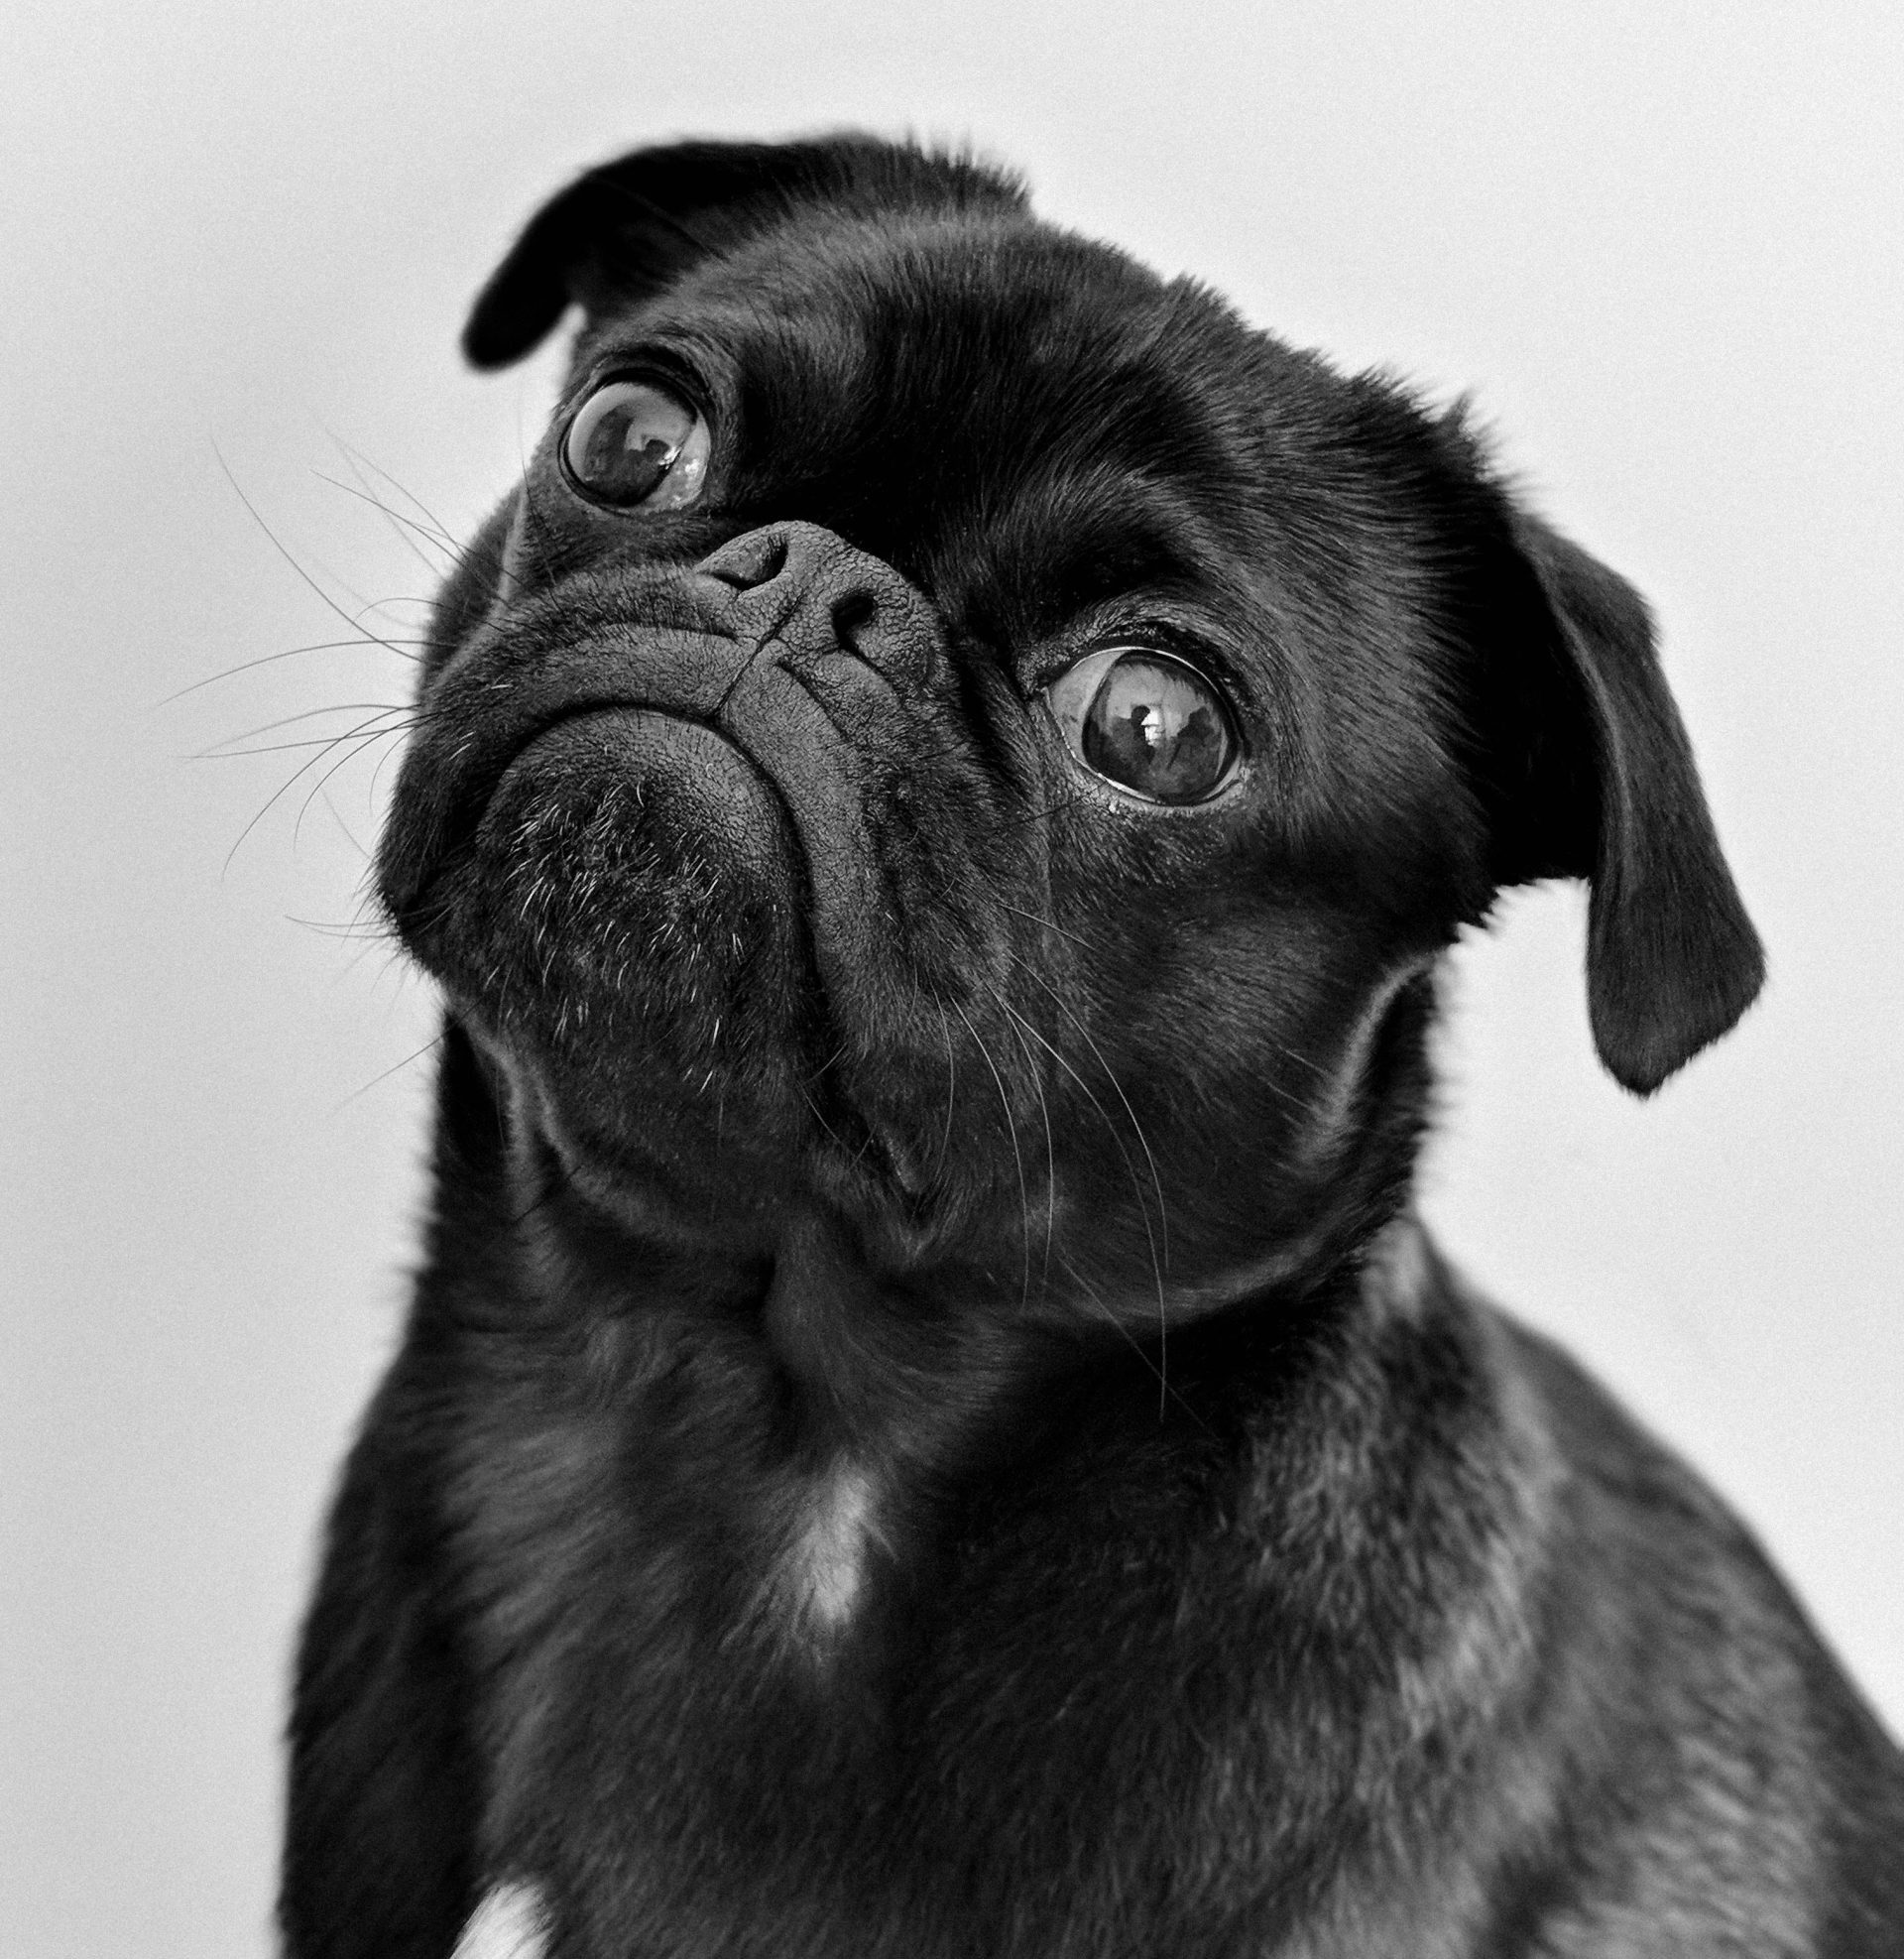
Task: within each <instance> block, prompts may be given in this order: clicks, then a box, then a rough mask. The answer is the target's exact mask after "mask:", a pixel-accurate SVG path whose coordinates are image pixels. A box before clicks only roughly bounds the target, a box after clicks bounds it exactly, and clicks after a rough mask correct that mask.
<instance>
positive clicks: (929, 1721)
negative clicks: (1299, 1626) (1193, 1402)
mask: <svg viewBox="0 0 1904 1959" xmlns="http://www.w3.org/2000/svg"><path fill="white" fill-rule="evenodd" d="M585 1373H586V1370H583V1372H582V1373H578V1374H576V1375H573V1376H571V1377H569V1378H566V1379H563V1378H560V1377H551V1376H549V1375H547V1374H544V1375H541V1376H538V1377H535V1378H531V1377H528V1376H525V1377H523V1378H521V1379H519V1380H517V1381H516V1382H514V1383H513V1384H512V1385H511V1387H510V1389H509V1392H507V1393H503V1394H499V1393H498V1392H496V1389H497V1384H496V1381H495V1379H494V1377H493V1376H492V1377H491V1378H489V1379H488V1380H487V1381H486V1382H485V1386H484V1393H483V1394H482V1395H481V1396H480V1397H479V1396H472V1397H471V1398H470V1401H469V1404H468V1408H469V1411H468V1413H467V1415H466V1416H465V1418H464V1423H463V1426H462V1429H461V1432H460V1434H459V1437H458V1442H457V1447H456V1465H457V1466H456V1469H455V1472H454V1475H453V1477H452V1483H451V1488H452V1493H453V1494H452V1500H451V1501H452V1510H453V1512H454V1515H455V1518H456V1522H457V1529H458V1539H459V1542H460V1544H461V1546H462V1558H463V1569H464V1573H465V1578H464V1582H465V1583H466V1584H467V1586H468V1587H469V1588H470V1590H471V1592H472V1594H473V1603H474V1605H475V1608H476V1609H475V1611H474V1613H473V1614H472V1616H471V1620H470V1626H471V1636H472V1639H473V1642H474V1645H475V1649H476V1650H475V1652H474V1653H473V1654H472V1658H473V1660H474V1666H473V1668H472V1671H473V1673H474V1676H475V1678H476V1679H477V1681H478V1693H479V1698H480V1706H479V1709H478V1719H477V1729H478V1735H479V1746H480V1750H481V1753H482V1756H483V1758H484V1764H485V1778H486V1781H487V1783H488V1787H489V1804H488V1811H487V1815H486V1819H485V1830H484V1836H485V1841H484V1845H483V1850H482V1865H483V1871H484V1875H485V1877H486V1878H487V1879H488V1880H490V1881H492V1882H502V1881H510V1880H517V1879H521V1880H526V1881H531V1882H535V1883H536V1884H538V1885H540V1886H541V1887H543V1889H544V1891H545V1893H546V1895H547V1896H548V1897H549V1898H551V1899H552V1900H555V1902H554V1904H553V1905H552V1908H553V1909H554V1911H555V1912H556V1915H557V1916H558V1917H565V1915H566V1914H578V1915H579V1918H580V1919H582V1920H585V1921H587V1922H589V1923H593V1924H598V1925H599V1926H601V1927H602V1928H603V1932H604V1935H606V1930H607V1928H608V1927H610V1926H624V1927H626V1926H635V1927H646V1928H650V1929H651V1930H652V1932H653V1935H654V1949H656V1950H663V1951H666V1950H675V1949H677V1944H676V1943H675V1942H671V1941H676V1940H677V1939H678V1937H679V1936H680V1935H681V1932H680V1928H682V1927H685V1926H690V1925H692V1924H694V1923H696V1922H702V1921H704V1919H705V1914H706V1912H707V1910H708V1909H709V1908H710V1906H709V1903H708V1900H709V1899H710V1898H717V1899H719V1900H722V1904H721V1908H722V1909H723V1910H728V1909H731V1910H732V1912H733V1913H734V1923H735V1924H736V1925H743V1924H749V1925H751V1924H758V1923H781V1924H785V1925H786V1926H788V1928H789V1930H791V1928H793V1927H794V1926H795V1925H797V1924H805V1925H807V1926H809V1928H810V1927H813V1926H820V1925H824V1926H826V1927H829V1928H831V1927H834V1926H838V1927H842V1928H845V1927H858V1929H857V1930H855V1931H854V1932H853V1934H852V1939H851V1940H850V1941H849V1942H848V1943H847V1944H845V1945H843V1946H842V1947H841V1948H840V1949H841V1950H842V1951H847V1950H851V1951H854V1952H856V1953H865V1952H874V1951H885V1950H888V1949H889V1945H888V1943H887V1942H886V1933H884V1932H882V1933H880V1934H879V1935H878V1936H875V1933H874V1930H873V1929H872V1928H871V1926H870V1925H869V1923H868V1922H867V1920H866V1914H867V1912H868V1910H869V1909H871V1910H873V1911H874V1912H875V1915H876V1916H878V1917H879V1918H880V1919H881V1922H882V1923H883V1924H885V1925H886V1926H887V1927H888V1929H889V1930H892V1928H895V1927H898V1926H901V1925H903V1926H906V1927H909V1929H908V1930H907V1932H906V1934H905V1938H904V1940H903V1941H901V1942H902V1943H903V1944H904V1945H905V1946H906V1949H907V1950H908V1951H912V1952H917V1953H920V1954H930V1953H933V1952H934V1951H935V1950H936V1948H935V1947H934V1946H933V1944H932V1942H931V1940H932V1937H933V1936H934V1934H932V1933H931V1931H930V1927H931V1926H932V1925H933V1924H934V1923H941V1924H943V1923H966V1924H970V1923H972V1922H974V1918H975V1914H976V1915H977V1916H978V1917H979V1918H980V1919H983V1918H984V1917H985V1916H986V1915H987V1913H988V1912H989V1911H990V1910H992V1909H994V1908H996V1909H998V1910H1000V1911H1005V1912H1008V1913H1009V1912H1010V1910H1011V1909H1013V1908H1015V1907H1013V1906H1011V1903H1010V1899H1009V1897H1008V1896H1007V1894H1008V1893H1009V1891H1010V1890H1011V1885H1010V1883H1009V1879H1010V1874H1011V1872H1012V1871H1013V1870H1014V1869H1019V1868H1020V1867H1021V1868H1022V1872H1023V1874H1024V1875H1025V1876H1026V1877H1029V1876H1031V1875H1032V1874H1035V1873H1036V1872H1039V1871H1046V1870H1048V1869H1050V1868H1053V1861H1054V1860H1058V1861H1060V1862H1062V1861H1072V1862H1075V1861H1076V1860H1077V1859H1078V1858H1080V1857H1083V1858H1084V1859H1085V1861H1086V1862H1087V1863H1089V1862H1091V1861H1093V1860H1094V1859H1095V1858H1096V1857H1097V1856H1099V1855H1101V1854H1102V1855H1106V1856H1109V1855H1110V1854H1111V1853H1112V1846H1113V1844H1114V1841H1115V1837H1116V1835H1117V1833H1118V1825H1117V1823H1116V1820H1115V1819H1116V1818H1117V1817H1118V1816H1119V1815H1120V1814H1123V1815H1125V1816H1127V1817H1128V1816H1129V1815H1130V1813H1131V1809H1132V1805H1134V1806H1135V1808H1136V1810H1138V1811H1139V1812H1142V1813H1145V1814H1147V1813H1149V1812H1150V1811H1152V1810H1153V1809H1159V1808H1168V1807H1171V1806H1174V1805H1177V1804H1181V1803H1185V1802H1188V1803H1190V1804H1192V1805H1193V1806H1194V1805H1195V1804H1197V1803H1199V1802H1201V1801H1202V1800H1204V1799H1205V1797H1206V1795H1207V1793H1208V1791H1209V1790H1210V1788H1211V1787H1213V1786H1216V1785H1220V1784H1222V1783H1223V1782H1225V1781H1226V1780H1229V1779H1234V1776H1235V1775H1236V1774H1237V1773H1238V1762H1237V1760H1236V1759H1235V1753H1234V1751H1233V1750H1232V1748H1231V1747H1230V1744H1229V1741H1228V1740H1227V1738H1228V1737H1229V1736H1230V1735H1231V1734H1232V1732H1233V1730H1234V1729H1235V1727H1236V1713H1237V1709H1236V1707H1235V1706H1234V1705H1233V1704H1232V1703H1233V1701H1234V1700H1235V1699H1237V1698H1238V1697H1244V1698H1247V1697H1248V1689H1247V1686H1246V1685H1245V1683H1243V1682H1242V1681H1239V1680H1234V1679H1232V1678H1230V1677H1229V1675H1228V1672H1227V1670H1226V1667H1225V1665H1224V1664H1223V1661H1224V1655H1222V1654H1220V1653H1215V1652H1212V1651H1206V1650H1205V1648H1206V1646H1207V1642H1206V1641H1205V1639H1204V1637H1203V1634H1202V1632H1201V1631H1200V1628H1202V1627H1203V1626H1206V1625H1208V1624H1209V1623H1211V1619H1212V1617H1213V1615H1207V1614H1205V1613H1203V1612H1200V1611H1199V1610H1198V1609H1197V1606H1196V1602H1195V1593H1196V1592H1197V1591H1198V1590H1199V1589H1200V1587H1201V1582H1202V1580H1201V1578H1200V1577H1199V1576H1198V1575H1197V1574H1195V1573H1193V1574H1191V1576H1190V1577H1189V1580H1188V1582H1186V1574H1185V1571H1184V1569H1183V1550H1184V1546H1185V1544H1186V1542H1188V1543H1191V1544H1193V1545H1194V1544H1195V1542H1196V1541H1197V1538H1198V1535H1199V1533H1200V1532H1201V1533H1202V1534H1203V1535H1204V1536H1205V1537H1206V1538H1209V1539H1210V1544H1209V1545H1207V1546H1206V1548H1208V1549H1211V1550H1212V1551H1213V1552H1215V1551H1218V1550H1220V1548H1221V1543H1220V1540H1221V1532H1220V1531H1218V1532H1216V1533H1215V1534H1214V1536H1213V1535H1212V1532H1211V1529H1210V1519H1209V1518H1207V1517H1205V1518H1202V1519H1201V1520H1200V1519H1199V1518H1198V1517H1197V1516H1195V1515H1193V1514H1192V1513H1193V1512H1194V1511H1195V1510H1196V1504H1195V1503H1193V1502H1191V1501H1190V1500H1189V1499H1187V1498H1186V1499H1179V1498H1177V1497H1175V1496H1173V1495H1172V1494H1171V1493H1170V1492H1169V1491H1168V1490H1160V1489H1159V1488H1158V1487H1157V1485H1156V1483H1155V1480H1154V1479H1155V1475H1156V1465H1155V1463H1154V1461H1151V1462H1148V1463H1146V1462H1144V1461H1141V1460H1139V1461H1137V1462H1136V1463H1134V1464H1133V1465H1131V1467H1130V1469H1129V1470H1119V1471H1117V1472H1116V1473H1115V1475H1113V1476H1109V1477H1107V1475H1106V1473H1105V1472H1103V1471H1102V1469H1100V1472H1099V1474H1098V1475H1097V1476H1096V1477H1092V1476H1089V1475H1087V1474H1083V1473H1078V1472H1074V1471H1073V1470H1072V1469H1068V1468H1059V1469H1053V1468H1052V1467H1051V1466H1049V1465H1046V1466H1044V1467H1043V1468H1041V1469H1037V1470H1025V1469H1020V1470H1018V1471H1014V1472H1012V1473H1011V1474H1009V1475H1007V1476H1005V1477H1003V1478H1001V1479H998V1481H997V1483H996V1486H995V1487H992V1488H991V1489H990V1490H989V1491H988V1493H987V1494H986V1495H985V1496H984V1497H983V1499H981V1500H978V1501H965V1502H962V1503H947V1502H935V1501H934V1500H932V1499H931V1498H929V1497H928V1496H927V1494H926V1493H925V1492H923V1491H922V1490H921V1488H920V1487H918V1485H917V1484H916V1483H915V1482H911V1481H908V1480H907V1478H906V1477H905V1475H904V1474H903V1472H902V1470H901V1469H898V1468H896V1467H895V1466H894V1465H893V1464H892V1462H890V1461H889V1462H885V1463H882V1462H879V1461H874V1460H868V1459H865V1458H859V1457H855V1456H854V1455H853V1454H851V1453H850V1452H845V1451H836V1452H834V1453H833V1454H831V1455H830V1456H827V1457H823V1458H819V1459H813V1458H809V1457H807V1456H804V1455H803V1454H802V1452H801V1451H800V1450H798V1449H797V1448H795V1449H793V1450H790V1451H789V1450H788V1449H787V1448H786V1433H785V1423H784V1415H785V1410H784V1408H782V1407H781V1406H780V1405H779V1403H778V1401H777V1399H776V1395H775V1391H774V1389H773V1384H772V1383H771V1381H769V1380H767V1379H766V1378H764V1377H763V1378H756V1377H754V1376H752V1375H748V1374H746V1373H744V1372H743V1371H741V1370H740V1369H739V1368H737V1366H736V1365H735V1356H734V1354H733V1353H731V1352H729V1353H726V1354H723V1355H719V1356H714V1355H709V1354H707V1353H702V1354H701V1355H700V1356H698V1357H697V1358H696V1359H694V1360H693V1361H692V1362H691V1363H683V1362H677V1364H676V1365H673V1366H670V1367H669V1368H666V1369H663V1370H660V1371H658V1372H655V1373H654V1374H653V1375H652V1376H651V1377H650V1378H649V1379H647V1380H646V1381H645V1382H641V1383H637V1384H636V1385H635V1386H634V1388H633V1390H632V1391H631V1389H630V1387H629V1384H628V1383H627V1382H626V1381H624V1382H623V1383H622V1393H621V1395H620V1397H619V1399H616V1398H610V1397H608V1396H606V1395H604V1394H603V1393H602V1392H601V1384H600V1382H599V1381H596V1382H594V1383H593V1384H592V1385H591V1384H590V1383H589V1382H588V1381H587V1380H586V1379H584V1378H583V1375H584V1374H585ZM1148 1408H1149V1409H1150V1416H1149V1418H1150V1419H1151V1421H1152V1423H1153V1425H1154V1402H1149V1403H1148ZM1116 1454H1117V1452H1116V1451H1115V1450H1111V1451H1107V1460H1115V1458H1116ZM1126 1476H1129V1478H1130V1480H1131V1481H1132V1482H1133V1483H1134V1484H1138V1485H1147V1486H1148V1487H1147V1489H1146V1490H1145V1496H1144V1501H1145V1503H1146V1504H1147V1505H1148V1507H1149V1510H1150V1514H1151V1515H1150V1522H1151V1525H1152V1542H1151V1546H1150V1548H1149V1549H1148V1550H1145V1549H1143V1548H1141V1547H1139V1548H1135V1549H1128V1548H1123V1549H1120V1552H1119V1554H1118V1555H1117V1556H1116V1557H1108V1556H1107V1555H1106V1554H1105V1552H1104V1551H1103V1549H1102V1548H1101V1546H1102V1545H1103V1544H1104V1543H1105V1542H1107V1541H1110V1540H1111V1533H1110V1532H1109V1530H1108V1529H1107V1528H1106V1518H1107V1517H1108V1515H1109V1514H1110V1513H1111V1512H1113V1511H1115V1510H1116V1509H1118V1508H1119V1507H1120V1506H1121V1505H1125V1504H1127V1503H1128V1501H1129V1497H1130V1492H1129V1491H1123V1490H1120V1489H1118V1488H1114V1487H1110V1484H1111V1483H1112V1482H1115V1481H1118V1480H1120V1479H1122V1478H1124V1477H1126ZM1060 1496H1061V1497H1063V1498H1064V1501H1062V1502H1058V1501H1054V1498H1057V1497H1060ZM1222 1561H1223V1562H1225V1563H1228V1562H1229V1559H1228V1557H1227V1556H1225V1557H1223V1559H1222ZM1212 1575H1213V1576H1214V1574H1212ZM1224 1582H1225V1583H1226V1588H1228V1587H1229V1586H1234V1585H1235V1584H1236V1583H1238V1582H1240V1575H1239V1573H1238V1572H1237V1571H1232V1572H1231V1573H1230V1575H1229V1578H1228V1579H1227V1580H1226V1581H1224ZM1106 1636H1109V1637H1112V1638H1114V1639H1116V1640H1117V1641H1118V1642H1119V1643H1120V1644H1121V1647H1122V1649H1123V1650H1124V1651H1125V1652H1126V1653H1128V1655H1129V1657H1130V1665H1129V1666H1128V1667H1127V1668H1124V1669H1119V1670H1106V1669H1103V1668H1096V1667H1086V1666H1081V1665H1080V1659H1081V1656H1082V1655H1084V1654H1086V1653H1090V1652H1091V1651H1092V1650H1093V1649H1094V1646H1095V1643H1096V1642H1097V1641H1098V1640H1100V1639H1102V1638H1104V1637H1106ZM1187 1663H1188V1664H1191V1665H1193V1666H1194V1665H1196V1664H1198V1663H1200V1665H1201V1671H1202V1676H1203V1678H1204V1679H1205V1680H1206V1681H1207V1682H1208V1686H1207V1689H1206V1693H1207V1697H1208V1699H1209V1701H1210V1705H1209V1707H1208V1708H1207V1709H1205V1710H1203V1713H1204V1716H1205V1718H1204V1719H1202V1720H1201V1721H1200V1722H1198V1723H1197V1724H1196V1725H1195V1726H1193V1727H1190V1728H1186V1727H1185V1726H1184V1725H1183V1723H1182V1722H1181V1720H1180V1719H1178V1715H1179V1714H1180V1712H1181V1710H1179V1709H1174V1708H1173V1707H1172V1706H1171V1705H1169V1704H1168V1697H1167V1696H1163V1695H1160V1694H1159V1693H1158V1691H1157V1686H1156V1683H1157V1682H1159V1681H1164V1680H1173V1679H1178V1678H1181V1677H1182V1676H1183V1674H1184V1672H1185V1669H1186V1664H1187ZM1213 1742H1214V1743H1215V1744H1216V1746H1214V1747H1213V1746H1212V1743H1213ZM954 1848H956V1850H957V1855H956V1856H955V1855H953V1854H952V1850H953V1849H954ZM975 1871H976V1872H977V1873H978V1875H976V1876H975ZM995 1893H996V1894H997V1896H996V1897H994V1896H993V1895H994V1894H995ZM829 1935H830V1932H829ZM893 1936H897V1933H896V1931H895V1930H894V1931H893ZM551 1949H553V1950H562V1951H566V1950H568V1949H569V1947H568V1946H567V1945H566V1944H561V1943H558V1944H556V1945H555V1946H554V1947H552V1948H551ZM574 1949H576V1950H578V1951H589V1950H592V1949H594V1948H593V1947H592V1946H591V1945H590V1944H589V1942H588V1937H587V1936H586V1935H583V1934H579V1933H578V1935H577V1943H576V1945H575V1947H574ZM643 1949H647V1948H646V1947H644V1948H643ZM678 1949H680V1950H683V1951H690V1950H699V1949H701V1947H699V1946H697V1945H695V1944H694V1943H693V1942H692V1940H691V1939H689V1940H688V1942H687V1943H685V1944H680V1945H679V1946H678ZM799 1949H812V1950H815V1951H829V1950H831V1949H832V1947H831V1946H830V1945H827V1944H825V1943H823V1942H822V1943H816V1944H812V1945H811V1946H810V1947H809V1946H807V1945H801V1946H800V1948H799ZM890 1949H893V1950H896V1949H898V1948H897V1947H896V1946H893V1947H891V1948H890ZM1001 1949H1005V1948H1001Z"/></svg>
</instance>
